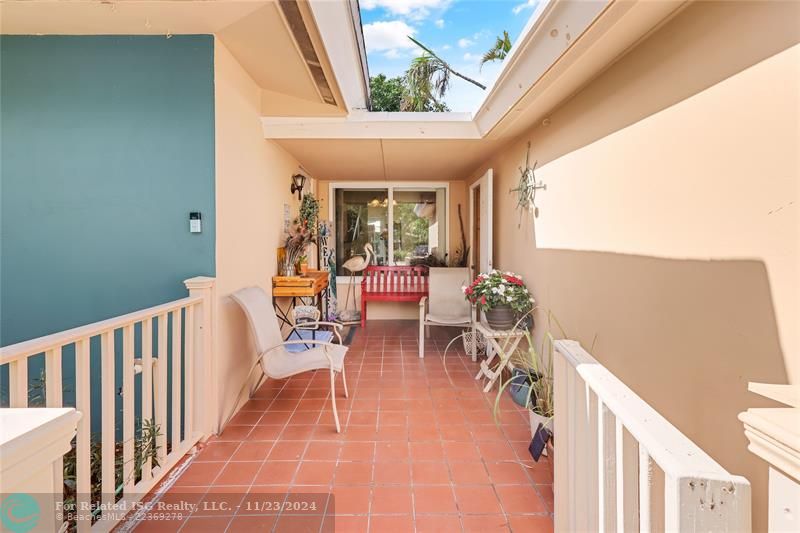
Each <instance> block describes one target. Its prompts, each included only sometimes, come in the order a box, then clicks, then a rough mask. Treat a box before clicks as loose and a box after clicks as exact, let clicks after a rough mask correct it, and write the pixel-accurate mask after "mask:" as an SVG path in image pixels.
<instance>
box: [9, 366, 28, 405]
mask: <svg viewBox="0 0 800 533" xmlns="http://www.w3.org/2000/svg"><path fill="white" fill-rule="evenodd" d="M8 384H9V389H10V390H9V398H8V402H9V406H10V407H28V358H27V357H23V358H22V359H18V360H16V361H11V362H10V363H9V364H8Z"/></svg>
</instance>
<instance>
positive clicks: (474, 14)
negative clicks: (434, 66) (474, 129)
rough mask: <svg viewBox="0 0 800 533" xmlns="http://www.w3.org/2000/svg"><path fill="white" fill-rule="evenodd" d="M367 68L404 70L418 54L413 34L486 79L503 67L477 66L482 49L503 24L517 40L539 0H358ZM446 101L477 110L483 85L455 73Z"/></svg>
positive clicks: (459, 66) (486, 82) (378, 71)
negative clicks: (475, 84)
mask: <svg viewBox="0 0 800 533" xmlns="http://www.w3.org/2000/svg"><path fill="white" fill-rule="evenodd" d="M359 3H360V6H361V18H362V25H363V28H364V41H365V43H366V47H367V61H368V63H369V73H370V75H371V76H375V75H376V74H381V73H383V74H386V75H387V76H390V77H392V76H399V75H402V74H403V73H404V72H405V70H406V69H407V68H408V65H409V62H410V61H411V59H412V58H413V57H414V56H415V55H418V54H419V52H420V51H419V48H417V47H416V46H415V45H414V44H413V43H412V42H411V41H409V40H408V39H407V38H406V35H408V34H411V35H413V36H414V38H416V39H418V40H419V41H421V42H422V43H424V44H425V45H426V46H429V47H431V48H433V50H434V51H435V52H436V53H437V54H438V55H439V56H440V57H442V58H443V59H445V60H446V61H447V62H448V63H450V65H451V66H452V67H453V68H454V69H456V70H458V71H459V72H462V73H463V74H465V75H467V76H470V77H472V78H474V79H476V80H478V81H480V82H481V83H483V84H484V85H487V86H491V83H492V82H493V81H494V79H495V78H496V77H497V74H498V73H499V72H500V69H501V64H500V63H498V62H495V63H487V64H486V65H484V67H483V69H482V70H481V69H479V61H480V58H481V56H482V55H483V53H484V52H485V51H486V50H488V49H489V48H490V47H491V46H492V45H493V44H494V41H495V39H496V38H497V36H498V35H500V34H502V32H503V30H507V31H508V33H509V34H510V35H511V39H512V42H514V41H515V40H516V38H517V37H518V36H519V34H520V32H521V31H522V29H523V28H524V27H525V24H526V23H527V21H528V19H529V18H530V16H531V14H532V13H533V10H534V7H535V5H536V3H537V2H536V0H360V2H359ZM451 80H452V81H451V84H450V91H449V93H448V94H447V95H446V96H445V102H446V103H447V105H448V106H449V107H450V109H451V110H452V111H475V110H477V108H478V105H479V104H480V102H481V100H482V98H483V95H484V91H482V90H481V89H479V88H478V87H475V86H474V85H472V84H470V83H467V82H465V81H463V80H460V79H458V78H455V77H451Z"/></svg>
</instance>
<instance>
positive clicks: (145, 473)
mask: <svg viewBox="0 0 800 533" xmlns="http://www.w3.org/2000/svg"><path fill="white" fill-rule="evenodd" d="M152 420H153V319H152V318H147V319H146V320H143V321H142V438H144V427H145V423H147V422H151V421H152ZM152 467H153V463H152V460H151V459H150V457H149V455H148V456H147V457H146V458H145V459H144V461H143V462H142V481H147V480H149V479H150V477H151V475H152Z"/></svg>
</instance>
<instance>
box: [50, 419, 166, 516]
mask: <svg viewBox="0 0 800 533" xmlns="http://www.w3.org/2000/svg"><path fill="white" fill-rule="evenodd" d="M161 436H162V433H161V427H160V426H159V425H158V424H156V423H155V421H154V420H144V421H142V424H141V429H139V430H137V432H136V435H135V436H134V437H133V459H131V462H133V468H132V471H131V474H130V476H128V477H127V478H125V477H124V475H125V474H124V472H125V470H126V468H125V467H126V464H127V463H125V462H124V460H123V457H122V454H123V450H124V443H123V442H115V443H114V483H115V495H119V494H121V493H122V491H123V489H124V487H125V485H127V484H128V483H129V482H131V481H133V482H135V481H138V480H139V479H141V478H142V468H143V467H144V464H145V462H146V461H148V460H149V461H150V462H151V465H152V467H153V468H156V467H158V466H160V463H159V460H158V458H159V455H160V453H159V452H160V447H159V446H158V440H159V438H160V437H161ZM90 440H91V443H90V444H89V477H90V487H91V501H92V502H95V503H99V502H100V501H101V500H102V496H103V495H102V481H101V480H102V469H103V461H102V459H103V444H102V441H101V438H100V436H99V435H97V434H92V435H91V437H90ZM75 446H76V444H75V442H74V441H73V443H72V449H71V450H70V451H68V452H67V453H66V454H65V455H64V506H65V508H74V505H75V504H76V502H77V496H78V494H77V474H76V473H77V450H76V447H75ZM101 511H102V510H101V508H100V507H99V506H98V507H97V509H96V510H95V511H94V512H93V514H94V516H97V515H98V514H99V513H100V512H101ZM74 526H75V524H74V522H73V523H72V524H70V530H74Z"/></svg>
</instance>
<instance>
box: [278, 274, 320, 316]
mask: <svg viewBox="0 0 800 533" xmlns="http://www.w3.org/2000/svg"><path fill="white" fill-rule="evenodd" d="M329 276H330V274H329V273H328V272H327V271H323V270H309V271H308V273H307V274H306V275H305V276H272V305H273V307H275V314H276V315H277V317H278V320H280V321H281V323H282V324H286V325H288V326H289V327H292V326H293V324H292V321H291V319H290V318H289V313H291V311H292V309H293V308H294V307H295V305H297V300H298V298H299V299H300V302H301V303H302V301H303V298H310V299H311V301H312V302H313V301H314V300H316V305H317V308H318V309H319V312H320V316H321V317H324V316H325V313H324V310H323V308H322V307H323V304H322V301H323V300H324V298H323V295H324V294H325V291H327V290H328V279H329ZM278 298H290V300H289V306H288V307H287V308H286V309H285V310H284V309H282V308H281V307H280V306H279V305H278Z"/></svg>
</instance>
